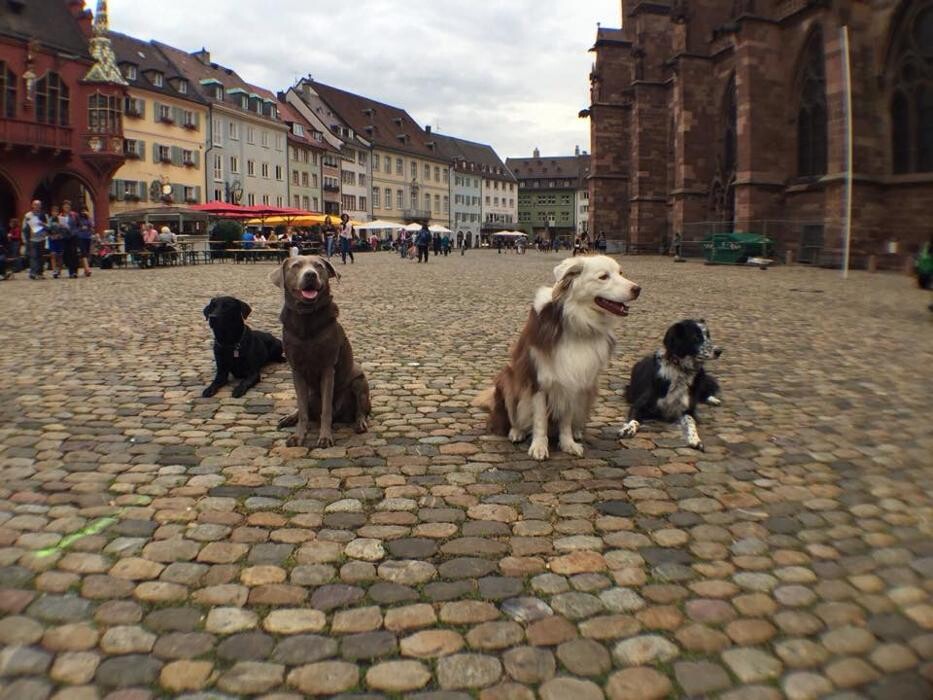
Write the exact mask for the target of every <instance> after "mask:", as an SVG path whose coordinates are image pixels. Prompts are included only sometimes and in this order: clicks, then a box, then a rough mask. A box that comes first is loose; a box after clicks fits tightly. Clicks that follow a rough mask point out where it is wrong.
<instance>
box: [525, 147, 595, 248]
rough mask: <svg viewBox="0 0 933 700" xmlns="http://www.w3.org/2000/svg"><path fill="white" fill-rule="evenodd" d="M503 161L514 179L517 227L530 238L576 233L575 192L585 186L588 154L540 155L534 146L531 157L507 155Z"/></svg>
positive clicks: (570, 235)
mask: <svg viewBox="0 0 933 700" xmlns="http://www.w3.org/2000/svg"><path fill="white" fill-rule="evenodd" d="M506 165H508V168H509V170H511V171H512V173H513V174H514V175H515V177H516V178H517V179H518V227H517V228H518V229H519V230H521V231H524V232H525V233H527V234H528V236H529V238H530V239H531V240H534V239H536V238H542V239H546V240H553V239H555V238H570V239H572V238H573V237H575V236H576V235H577V233H579V229H580V222H578V221H577V218H578V215H577V196H578V193H579V192H580V190H582V189H585V188H586V182H585V177H586V173H587V171H588V169H589V156H588V155H586V154H582V155H580V154H577V155H573V156H553V157H551V156H544V157H542V156H541V154H540V152H539V151H538V149H535V151H534V155H533V156H532V157H531V158H509V159H508V160H507V161H506Z"/></svg>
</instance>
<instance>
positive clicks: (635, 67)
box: [581, 0, 933, 266]
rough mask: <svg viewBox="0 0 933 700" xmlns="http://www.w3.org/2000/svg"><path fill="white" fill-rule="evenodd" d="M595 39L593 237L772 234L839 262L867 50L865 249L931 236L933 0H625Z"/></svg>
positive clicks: (887, 250)
mask: <svg viewBox="0 0 933 700" xmlns="http://www.w3.org/2000/svg"><path fill="white" fill-rule="evenodd" d="M621 7H622V19H623V26H622V29H605V28H601V29H599V30H598V32H597V37H596V43H595V45H594V47H593V51H594V52H595V55H596V60H595V62H594V65H593V70H592V72H591V75H590V82H591V104H590V106H589V107H588V108H587V109H586V110H584V111H583V112H582V113H581V116H588V117H589V118H590V128H591V144H592V154H593V161H592V168H591V172H590V178H589V185H590V186H589V189H590V223H589V229H590V232H591V235H599V234H600V233H605V234H606V235H607V236H608V237H610V238H613V237H614V238H621V239H624V240H625V241H626V242H627V244H628V245H629V249H631V250H635V251H642V252H657V251H658V250H662V249H664V248H665V247H666V246H667V244H668V242H669V241H670V240H671V238H672V236H673V235H674V234H675V233H681V234H682V235H683V238H684V240H685V241H690V240H700V239H702V238H703V237H704V236H705V235H707V234H708V233H711V232H713V231H722V230H745V231H755V232H759V233H767V234H768V235H770V236H772V237H774V238H776V239H777V240H778V242H779V246H780V248H781V249H782V250H784V251H787V252H788V253H789V254H790V255H791V256H792V257H794V258H795V259H797V260H800V261H804V262H812V263H827V264H835V263H837V262H838V261H839V259H840V255H841V248H842V231H843V227H844V221H845V212H846V206H845V185H846V172H847V162H846V152H847V149H846V145H847V138H846V111H845V104H846V100H845V97H846V85H845V82H844V65H845V61H844V58H845V54H844V51H843V44H842V38H841V37H842V32H841V30H842V27H844V26H846V27H848V32H849V41H850V46H851V50H850V60H851V75H852V80H851V94H852V114H851V117H852V119H851V123H852V130H853V134H854V140H853V142H854V157H853V160H852V171H853V174H854V177H853V183H854V185H853V190H854V191H853V200H852V204H853V206H852V219H851V227H852V253H853V264H856V265H864V264H867V263H868V261H869V257H870V256H872V257H874V258H875V259H876V260H877V261H878V263H879V264H881V265H888V266H900V265H901V264H902V263H903V259H904V257H905V256H906V255H909V254H910V253H911V252H912V251H914V250H916V249H917V247H918V246H919V245H920V243H921V242H922V241H925V240H927V238H929V237H930V235H931V231H933V229H931V226H930V224H929V216H928V214H927V213H926V212H925V211H924V210H925V209H926V205H925V202H928V201H930V199H931V198H933V0H877V1H876V2H872V3H869V2H865V1H863V0H840V1H839V2H833V3H831V2H828V1H826V0H721V1H702V2H701V1H700V0H674V1H673V2H628V1H625V0H623V2H622V3H621Z"/></svg>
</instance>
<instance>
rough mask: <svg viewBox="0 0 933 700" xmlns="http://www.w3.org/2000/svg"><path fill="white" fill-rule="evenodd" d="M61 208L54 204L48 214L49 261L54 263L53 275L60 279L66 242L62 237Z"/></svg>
mask: <svg viewBox="0 0 933 700" xmlns="http://www.w3.org/2000/svg"><path fill="white" fill-rule="evenodd" d="M60 211H61V210H60V209H59V207H58V205H57V204H53V205H52V208H51V209H50V210H49V215H48V219H47V221H48V227H49V228H48V231H49V235H48V247H49V262H50V263H51V264H52V277H53V278H54V279H58V277H59V275H61V273H62V257H63V256H64V253H65V242H64V240H63V239H62V231H61V227H60V224H59V220H58V217H59V213H60Z"/></svg>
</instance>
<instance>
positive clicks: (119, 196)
mask: <svg viewBox="0 0 933 700" xmlns="http://www.w3.org/2000/svg"><path fill="white" fill-rule="evenodd" d="M113 182H114V184H115V185H116V186H117V201H118V202H122V201H123V199H124V195H125V194H126V188H125V187H124V186H123V180H114V181H113Z"/></svg>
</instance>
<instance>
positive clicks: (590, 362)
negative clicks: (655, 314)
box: [473, 255, 641, 460]
mask: <svg viewBox="0 0 933 700" xmlns="http://www.w3.org/2000/svg"><path fill="white" fill-rule="evenodd" d="M554 278H555V280H556V284H554V286H552V287H541V288H539V289H538V292H537V294H536V295H535V300H534V304H533V305H532V308H531V310H530V311H529V313H528V320H527V321H526V322H525V327H524V329H523V330H522V333H521V335H520V336H519V338H518V341H517V342H516V343H515V345H514V346H513V347H512V353H511V357H510V359H509V362H508V364H507V365H506V367H505V368H504V369H503V370H502V371H501V372H500V373H499V375H498V376H497V377H496V381H495V385H494V386H492V387H490V388H489V389H487V390H486V391H484V392H482V393H481V394H480V395H479V396H478V397H477V399H476V400H475V401H474V402H473V404H474V405H475V406H482V407H484V408H486V409H487V410H488V411H489V420H488V428H489V431H490V432H491V433H493V434H495V435H508V436H509V439H510V440H511V441H512V442H514V443H519V442H522V441H523V440H525V438H527V437H528V436H529V435H530V436H531V446H530V447H529V448H528V455H529V456H530V457H531V458H532V459H535V460H544V459H547V458H548V455H549V449H548V436H549V435H555V436H557V438H558V443H559V445H560V449H561V451H562V452H566V453H567V454H571V455H575V456H577V457H581V456H583V445H582V443H581V442H580V440H581V439H582V437H583V429H584V427H585V426H586V422H587V419H588V418H589V415H590V411H591V409H592V407H593V402H594V401H595V399H596V394H597V391H598V387H599V374H600V372H602V371H603V370H604V369H606V367H607V366H608V365H609V358H610V355H611V352H612V348H613V347H614V345H615V334H614V331H615V329H616V327H617V325H618V321H619V320H620V319H621V318H622V317H624V316H627V315H628V304H630V303H631V302H633V301H635V299H637V298H638V295H639V293H640V292H641V287H639V286H638V285H637V284H635V283H634V282H632V281H631V280H628V279H626V278H625V277H624V276H623V275H622V270H621V269H620V268H619V263H617V262H616V261H615V260H613V259H612V258H609V257H607V256H605V255H592V256H585V257H575V258H567V259H566V260H564V261H563V262H561V263H560V264H559V265H558V266H557V267H555V268H554Z"/></svg>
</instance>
